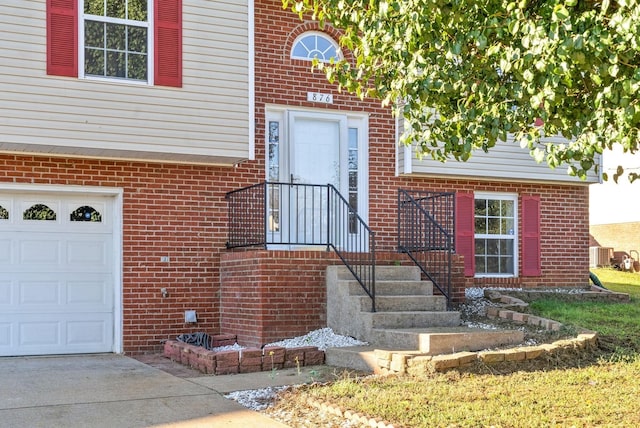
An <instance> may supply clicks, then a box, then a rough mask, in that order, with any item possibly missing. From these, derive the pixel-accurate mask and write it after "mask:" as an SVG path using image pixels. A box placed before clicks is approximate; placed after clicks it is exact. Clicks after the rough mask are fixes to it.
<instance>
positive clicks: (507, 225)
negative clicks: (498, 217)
mask: <svg viewBox="0 0 640 428" xmlns="http://www.w3.org/2000/svg"><path fill="white" fill-rule="evenodd" d="M513 224H514V223H513V219H512V218H511V219H509V218H507V219H503V220H502V226H501V227H502V234H503V235H513V234H514V228H513Z"/></svg>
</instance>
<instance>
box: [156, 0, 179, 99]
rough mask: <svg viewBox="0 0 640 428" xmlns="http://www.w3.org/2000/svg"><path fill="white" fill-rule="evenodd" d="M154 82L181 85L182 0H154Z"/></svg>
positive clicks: (165, 84)
mask: <svg viewBox="0 0 640 428" xmlns="http://www.w3.org/2000/svg"><path fill="white" fill-rule="evenodd" d="M154 25H155V28H154V44H155V57H154V69H155V70H154V71H155V77H154V84H156V85H162V86H176V87H182V0H156V2H155V15H154Z"/></svg>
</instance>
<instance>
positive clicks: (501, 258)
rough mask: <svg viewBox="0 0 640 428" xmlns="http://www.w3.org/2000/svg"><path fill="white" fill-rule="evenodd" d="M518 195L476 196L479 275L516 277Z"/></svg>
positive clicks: (477, 267) (476, 242)
mask: <svg viewBox="0 0 640 428" xmlns="http://www.w3.org/2000/svg"><path fill="white" fill-rule="evenodd" d="M517 207H518V199H517V195H507V194H482V193H477V194H476V195H475V210H474V226H475V227H474V228H475V265H476V275H478V276H483V275H491V276H498V275H499V276H514V275H515V274H516V272H517V271H518V270H517V266H516V265H517V255H518V252H517V244H518V240H517V236H518V232H517V229H516V227H517V219H518V215H517Z"/></svg>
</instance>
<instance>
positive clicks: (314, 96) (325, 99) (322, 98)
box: [307, 92, 333, 104]
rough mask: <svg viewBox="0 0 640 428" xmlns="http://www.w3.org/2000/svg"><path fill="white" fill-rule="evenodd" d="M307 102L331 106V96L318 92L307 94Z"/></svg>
mask: <svg viewBox="0 0 640 428" xmlns="http://www.w3.org/2000/svg"><path fill="white" fill-rule="evenodd" d="M307 101H310V102H312V103H323V104H333V95H331V94H321V93H320V92H307Z"/></svg>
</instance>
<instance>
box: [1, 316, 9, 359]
mask: <svg viewBox="0 0 640 428" xmlns="http://www.w3.org/2000/svg"><path fill="white" fill-rule="evenodd" d="M10 345H11V324H10V323H8V322H0V352H2V350H3V349H5V350H6V349H9V346H10Z"/></svg>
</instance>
